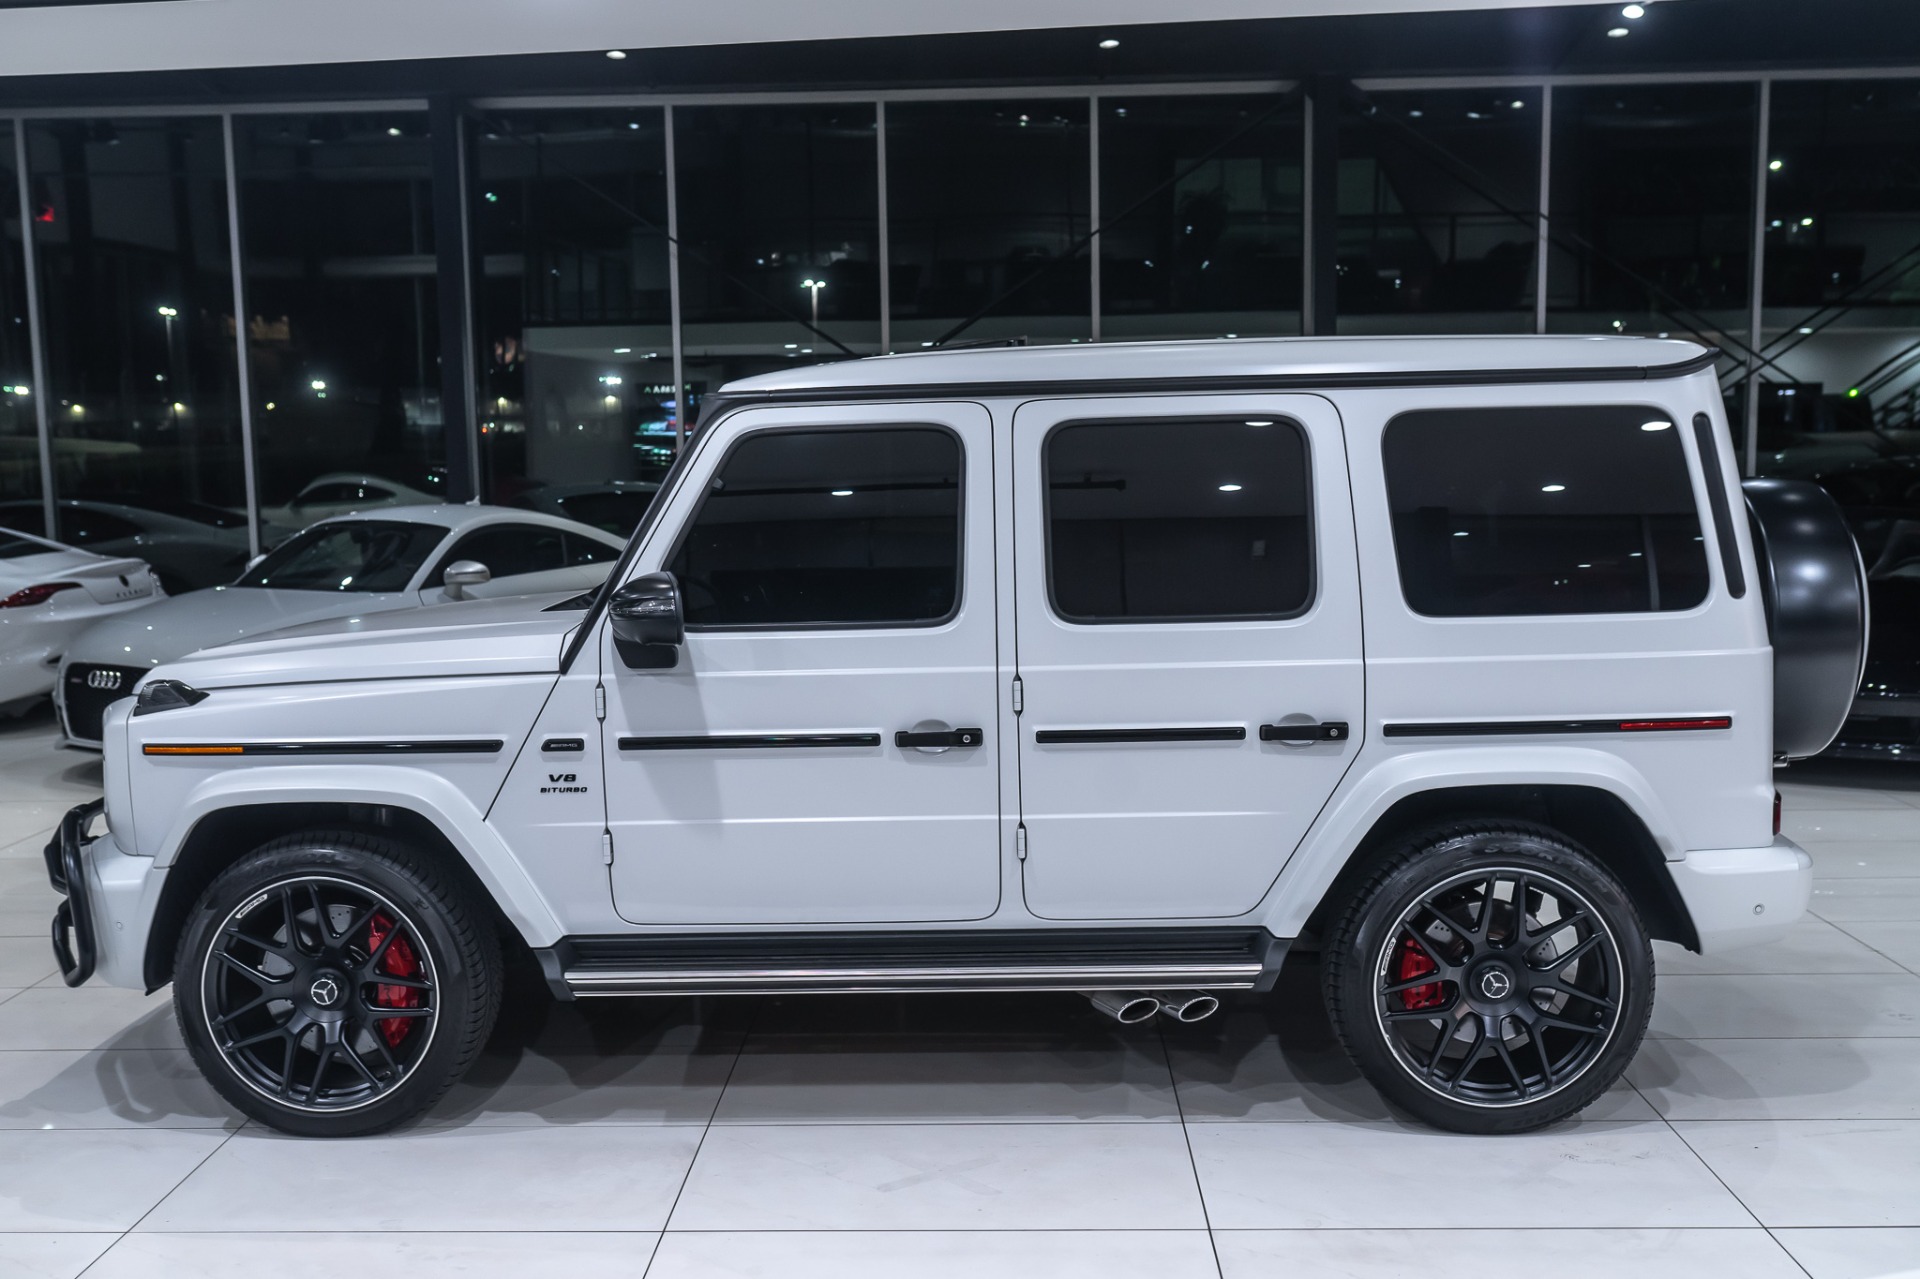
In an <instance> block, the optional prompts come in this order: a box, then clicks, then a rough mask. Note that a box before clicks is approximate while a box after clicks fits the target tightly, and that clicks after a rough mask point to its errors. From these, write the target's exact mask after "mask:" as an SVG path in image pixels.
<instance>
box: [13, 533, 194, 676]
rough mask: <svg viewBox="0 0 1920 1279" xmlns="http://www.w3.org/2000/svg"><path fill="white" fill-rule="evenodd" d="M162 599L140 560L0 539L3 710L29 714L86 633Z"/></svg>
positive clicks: (19, 536)
mask: <svg viewBox="0 0 1920 1279" xmlns="http://www.w3.org/2000/svg"><path fill="white" fill-rule="evenodd" d="M162 596H163V592H162V591H161V590H160V586H159V583H158V582H156V581H155V580H154V576H153V570H152V569H150V568H148V567H147V566H146V565H145V564H144V563H142V562H141V561H139V560H135V559H112V558H109V557H107V556H104V555H95V554H93V553H92V552H91V551H76V550H74V549H73V548H72V547H70V546H62V545H60V543H58V542H49V541H48V540H47V539H45V538H43V537H34V536H32V535H31V534H28V533H13V532H0V710H24V709H25V708H26V706H28V705H30V704H32V702H33V701H34V700H35V699H37V698H39V697H41V696H42V695H44V694H46V693H48V692H50V691H51V690H52V689H53V686H54V672H55V668H56V667H58V666H59V664H60V657H61V655H62V654H63V653H65V652H66V649H67V645H68V644H69V642H71V641H72V639H73V638H74V637H75V636H76V635H78V634H79V633H80V632H81V631H84V630H85V629H86V628H87V627H89V626H91V625H93V624H94V623H95V622H98V621H100V620H101V619H102V618H107V617H111V616H113V615H114V614H116V613H124V612H127V611H128V610H129V609H137V608H140V607H141V606H143V605H146V604H150V603H152V602H153V600H154V599H156V598H160V597H162Z"/></svg>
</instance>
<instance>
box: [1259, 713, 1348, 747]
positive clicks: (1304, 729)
mask: <svg viewBox="0 0 1920 1279" xmlns="http://www.w3.org/2000/svg"><path fill="white" fill-rule="evenodd" d="M1352 735H1353V734H1352V731H1351V730H1350V729H1349V728H1348V725H1347V721H1345V720H1343V719H1330V720H1328V721H1326V722H1325V723H1324V724H1262V725H1261V726H1260V740H1261V741H1263V742H1298V743H1302V744H1311V743H1313V742H1344V741H1346V740H1347V738H1349V737H1351V736H1352Z"/></svg>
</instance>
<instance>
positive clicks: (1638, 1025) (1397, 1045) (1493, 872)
mask: <svg viewBox="0 0 1920 1279" xmlns="http://www.w3.org/2000/svg"><path fill="white" fill-rule="evenodd" d="M1333 941H1334V945H1333V948H1332V949H1331V950H1330V951H1329V963H1328V969H1327V974H1326V984H1327V1001H1328V1008H1329V1012H1330V1014H1331V1015H1332V1017H1333V1020H1334V1025H1335V1029H1336V1030H1337V1031H1338V1033H1339V1034H1340V1037H1341V1040H1342V1042H1343V1043H1345V1044H1346V1046H1347V1049H1348V1052H1349V1053H1350V1054H1351V1055H1352V1056H1353V1058H1354V1060H1355V1062H1356V1064H1358V1065H1359V1066H1360V1068H1361V1070H1362V1071H1363V1072H1364V1073H1365V1074H1366V1075H1367V1076H1368V1078H1369V1079H1370V1080H1372V1082H1373V1083H1374V1085H1375V1086H1376V1087H1377V1088H1379V1089H1380V1091H1381V1092H1382V1093H1383V1094H1385V1095H1386V1096H1387V1097H1388V1099H1389V1100H1391V1101H1393V1102H1394V1103H1395V1104H1397V1105H1399V1106H1401V1107H1402V1108H1404V1109H1406V1110H1408V1111H1411V1112H1412V1113H1413V1114H1415V1115H1416V1116H1418V1117H1420V1118H1422V1119H1424V1120H1426V1121H1427V1122H1429V1123H1433V1124H1435V1125H1437V1126H1439V1127H1443V1128H1450V1129H1455V1130H1458V1131H1465V1132H1510V1131H1520V1130H1523V1129H1527V1128H1535V1127H1539V1126H1541V1125H1543V1124H1547V1123H1552V1122H1554V1121H1555V1120H1557V1119H1561V1118H1564V1117H1565V1116H1567V1115H1569V1114H1572V1113H1574V1112H1576V1111H1578V1110H1579V1109H1581V1108H1582V1107H1584V1106H1586V1105H1587V1104H1588V1103H1590V1102H1591V1101H1592V1100H1593V1099H1594V1098H1595V1097H1598V1096H1599V1095H1600V1094H1601V1093H1602V1092H1604V1091H1605V1090H1606V1089H1607V1088H1609V1087H1611V1086H1612V1085H1613V1083H1614V1082H1615V1081H1616V1080H1617V1079H1618V1078H1619V1076H1620V1074H1621V1073H1622V1072H1623V1071H1624V1070H1625V1068H1626V1064H1627V1062H1629V1061H1630V1060H1631V1059H1632V1056H1633V1053H1634V1052H1635V1051H1636V1050H1637V1049H1638V1047H1639V1044H1640V1040H1641V1038H1642V1036H1643V1035H1644V1034H1645V1031H1646V1024H1647V1019H1648V1016H1649V1014H1650V1012H1651V1009H1652V1000H1653V964H1652V952H1651V949H1650V946H1649V943H1648V939H1647V937H1646V933H1645V929H1644V928H1643V927H1642V925H1641V923H1640V920H1639V917H1638V915H1637V913H1636V912H1635V911H1634V908H1633V904H1632V902H1631V901H1630V900H1629V899H1628V897H1627V894H1626V892H1625V890H1624V889H1622V888H1621V886H1620V884H1619V882H1618V881H1617V880H1615V879H1614V878H1613V876H1612V875H1610V874H1609V873H1608V872H1607V871H1606V870H1605V869H1604V868H1603V867H1601V866H1600V865H1599V864H1598V863H1597V862H1595V861H1594V860H1593V859H1592V858H1591V857H1590V856H1588V855H1587V854H1586V853H1584V852H1583V851H1582V850H1580V849H1578V848H1577V847H1576V846H1574V845H1573V844H1571V843H1570V842H1569V841H1566V840H1565V839H1564V838H1563V837H1561V836H1559V835H1557V834H1556V833H1554V832H1550V831H1546V830H1541V829H1535V828H1527V827H1519V826H1502V827H1464V828H1463V827H1454V828H1451V829H1448V830H1445V831H1441V832H1431V833H1429V834H1428V835H1427V836H1426V837H1425V838H1423V839H1420V840H1417V841H1414V843H1413V846H1412V847H1410V848H1407V849H1405V850H1403V851H1402V852H1401V853H1400V855H1399V856H1397V857H1393V858H1389V859H1388V862H1387V864H1386V865H1385V866H1384V867H1383V868H1382V869H1381V870H1380V871H1379V872H1378V873H1376V875H1375V876H1374V877H1373V879H1372V880H1371V881H1370V882H1369V883H1368V884H1367V885H1366V886H1365V887H1363V889H1362V890H1361V891H1360V893H1358V894H1357V895H1356V897H1355V899H1354V901H1353V903H1352V904H1351V906H1350V907H1349V909H1348V911H1347V913H1346V915H1345V917H1344V918H1343V919H1342V920H1341V923H1340V925H1339V927H1338V928H1337V930H1336V933H1335V936H1334V939H1333Z"/></svg>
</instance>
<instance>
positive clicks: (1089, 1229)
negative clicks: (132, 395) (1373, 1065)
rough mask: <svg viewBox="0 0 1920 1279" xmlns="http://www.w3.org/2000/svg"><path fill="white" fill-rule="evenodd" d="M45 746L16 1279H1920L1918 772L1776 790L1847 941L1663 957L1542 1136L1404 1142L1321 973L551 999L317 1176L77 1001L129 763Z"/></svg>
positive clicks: (135, 1004)
mask: <svg viewBox="0 0 1920 1279" xmlns="http://www.w3.org/2000/svg"><path fill="white" fill-rule="evenodd" d="M51 741H52V733H51V730H50V728H49V726H48V722H47V720H46V718H45V717H44V716H37V717H32V718H30V719H28V720H27V721H24V722H22V723H18V724H12V725H7V724H0V1276H12V1275H33V1276H73V1275H78V1274H79V1273H80V1272H81V1271H83V1270H84V1271H85V1272H86V1274H87V1275H88V1277H89V1279H100V1277H103V1276H104V1277H118V1276H132V1275H183V1274H195V1275H211V1276H221V1277H224V1276H236V1277H237V1276H248V1279H251V1277H252V1276H254V1275H256V1274H260V1273H273V1274H277V1275H281V1276H285V1277H286V1279H307V1277H308V1276H312V1277H314V1279H318V1277H319V1276H322V1275H327V1276H331V1275H334V1274H337V1273H341V1272H342V1269H343V1268H346V1269H350V1270H353V1271H355V1272H359V1271H363V1270H364V1271H365V1272H367V1273H374V1272H376V1271H384V1272H386V1273H412V1274H434V1275H438V1274H452V1273H459V1274H466V1275H503V1276H505V1275H511V1276H516V1277H517V1279H518V1277H525V1276H539V1275H549V1274H551V1275H556V1276H559V1275H565V1276H569V1277H570V1279H597V1277H599V1276H615V1275H618V1276H637V1275H641V1274H646V1275H649V1276H653V1277H656V1279H667V1277H675V1279H677V1277H679V1276H693V1275H735V1276H748V1275H751V1276H781V1277H782V1279H792V1277H800V1276H812V1275H822V1276H834V1277H835V1279H848V1277H856V1279H857V1277H859V1276H869V1275H871V1276H882V1275H884V1276H889V1277H896V1276H934V1277H936V1279H943V1277H945V1276H956V1277H957V1276H963V1275H964V1276H969V1277H970V1279H972V1277H977V1276H979V1275H982V1274H993V1273H996V1272H997V1271H1002V1270H1008V1269H1012V1268H1016V1267H1017V1268H1019V1269H1020V1270H1021V1271H1023V1272H1025V1273H1029V1274H1034V1275H1043V1274H1044V1275H1047V1276H1049V1279H1052V1277H1054V1276H1062V1277H1070V1276H1087V1277H1089V1279H1091V1277H1093V1276H1099V1277H1100V1279H1111V1277H1113V1276H1130V1275H1140V1276H1154V1277H1155V1279H1185V1277H1186V1276H1208V1275H1224V1276H1227V1277H1228V1279H1235V1277H1237V1276H1249V1277H1251V1276H1255V1275H1259V1276H1268V1275H1276V1274H1277V1275H1297V1276H1326V1275H1338V1276H1362V1275H1366V1276H1372V1275H1382V1276H1386V1275H1392V1276H1399V1275H1407V1274H1416V1273H1417V1274H1425V1275H1438V1274H1452V1273H1461V1272H1463V1271H1465V1270H1466V1269H1467V1268H1468V1267H1469V1265H1471V1266H1473V1268H1474V1269H1475V1270H1476V1272H1477V1270H1478V1269H1479V1268H1480V1267H1481V1265H1482V1264H1483V1263H1484V1262H1486V1261H1488V1260H1491V1261H1492V1264H1494V1265H1495V1266H1504V1265H1508V1264H1512V1263H1515V1262H1519V1263H1522V1264H1523V1266H1524V1268H1525V1269H1526V1270H1527V1271H1528V1272H1530V1273H1537V1274H1542V1275H1551V1276H1554V1279H1585V1277H1587V1276H1594V1277H1599V1276H1607V1277H1608V1279H1613V1277H1614V1276H1618V1275H1620V1274H1622V1273H1629V1274H1632V1275H1634V1276H1635V1279H1660V1277H1663V1276H1680V1275H1698V1274H1708V1273H1712V1274H1737V1275H1741V1276H1748V1277H1754V1279H1767V1277H1770V1276H1781V1277H1783V1279H1785V1277H1787V1276H1797V1275H1801V1274H1803V1273H1806V1274H1811V1275H1812V1276H1814V1277H1815V1279H1828V1277H1829V1276H1831V1277H1834V1279H1841V1277H1849V1279H1851V1277H1864V1276H1885V1275H1892V1274H1897V1273H1900V1272H1903V1271H1907V1270H1910V1269H1913V1270H1920V1194H1916V1193H1915V1190H1916V1187H1920V976H1917V975H1916V973H1920V770H1915V775H1914V776H1912V777H1909V776H1908V775H1907V774H1905V773H1904V772H1900V771H1887V770H1875V771H1871V772H1868V771H1863V770H1860V769H1853V770H1847V771H1840V770H1836V769H1832V768H1820V769H1808V768H1801V769H1797V770H1795V771H1793V772H1792V773H1789V774H1785V775H1784V776H1786V777H1790V778H1792V779H1793V780H1792V781H1790V782H1788V784H1786V785H1785V786H1784V787H1783V790H1784V791H1785V792H1786V811H1787V824H1788V830H1789V833H1791V834H1792V835H1794V836H1795V837H1796V838H1798V839H1800V840H1801V841H1802V842H1803V843H1805V844H1806V846H1807V847H1808V848H1809V849H1811V850H1812V851H1813V854H1814V857H1815V860H1816V865H1817V872H1818V886H1817V896H1816V898H1815V902H1814V911H1815V914H1814V916H1813V917H1810V918H1808V919H1807V920H1806V921H1805V922H1804V923H1802V924H1801V925H1800V927H1799V928H1798V929H1797V930H1796V931H1795V933H1794V935H1793V937H1792V938H1791V939H1790V940H1788V941H1787V942H1785V943H1783V944H1781V945H1777V946H1774V947H1771V948H1769V949H1764V950H1756V951H1751V952H1745V953H1739V954H1735V955H1731V956H1726V957H1723V958H1719V959H1700V958H1698V957H1695V956H1691V955H1687V954H1685V953H1684V952H1681V951H1679V950H1677V949H1674V948H1672V947H1667V946H1662V947H1661V948H1660V955H1659V960H1660V992H1659V1005H1658V1010H1657V1012H1656V1013H1655V1015H1654V1024H1653V1025H1654V1028H1653V1037H1652V1038H1651V1039H1650V1040H1649V1041H1648V1043H1647V1046H1646V1048H1645V1049H1644V1050H1643V1051H1642V1052H1641V1054H1640V1057H1639V1059H1638V1061H1637V1062H1636V1063H1635V1064H1634V1067H1633V1070H1632V1072H1631V1075H1630V1077H1629V1081H1628V1082H1627V1083H1626V1084H1623V1085H1622V1086H1620V1087H1619V1088H1617V1089H1616V1090H1615V1091H1614V1092H1613V1093H1612V1094H1610V1095H1609V1096H1607V1097H1606V1098H1604V1099H1603V1101H1602V1102H1601V1103H1600V1104H1598V1105H1596V1106H1594V1107H1593V1108H1592V1109H1591V1110H1590V1111H1589V1112H1588V1113H1587V1114H1586V1116H1584V1117H1583V1118H1582V1119H1580V1120H1579V1121H1577V1122H1573V1123H1569V1124H1566V1125H1564V1126H1561V1127H1558V1128H1555V1129H1553V1130H1550V1131H1547V1132H1542V1133H1536V1134H1533V1135H1530V1136H1525V1137H1506V1138H1493V1139H1475V1138H1465V1137H1455V1136H1448V1135H1445V1134H1440V1133H1434V1132H1430V1131H1426V1130H1423V1129H1421V1128H1418V1127H1415V1126H1412V1125H1410V1124H1408V1123H1407V1122H1405V1121H1403V1120H1401V1119H1399V1118H1397V1117H1396V1116H1395V1115H1394V1114H1393V1113H1391V1112H1390V1111H1388V1110H1387V1109H1386V1108H1385V1107H1384V1106H1382V1105H1381V1103H1380V1102H1379V1100H1378V1099H1377V1098H1376V1097H1375V1096H1374V1094H1373V1093H1372V1092H1371V1091H1370V1090H1369V1089H1368V1088H1367V1087H1366V1086H1365V1085H1364V1084H1362V1083H1360V1082H1359V1081H1358V1080H1357V1079H1356V1077H1355V1075H1354V1072H1353V1070H1352V1069H1351V1068H1350V1067H1349V1066H1348V1065H1347V1063H1346V1061H1345V1059H1344V1058H1343V1057H1342V1056H1341V1055H1340V1053H1339V1051H1338V1049H1337V1048H1336V1047H1335V1045H1334V1044H1333V1042H1332V1037H1331V1033H1330V1032H1329V1030H1328V1027H1327V1024H1326V1020H1325V1017H1324V1016H1323V1015H1322V1013H1321V1012H1320V1009H1319V1004H1318V1001H1317V999H1316V998H1315V997H1314V981H1315V973H1314V972H1313V970H1312V967H1311V965H1310V964H1309V963H1296V964H1293V965H1290V966H1289V969H1288V971H1287V973H1286V976H1285V978H1284V980H1283V983H1282V990H1281V992H1280V993H1279V994H1278V995H1277V996H1276V997H1274V998H1272V999H1268V1000H1255V999H1251V998H1249V999H1243V1000H1240V1001H1238V1002H1236V1003H1235V1004H1234V1005H1232V1006H1231V1007H1230V1008H1229V1010H1228V1011H1227V1012H1226V1013H1223V1014H1222V1015H1221V1016H1219V1017H1217V1018H1215V1019H1214V1020H1213V1021H1211V1022H1207V1023H1202V1024H1200V1025H1198V1026H1192V1027H1183V1026H1174V1025H1150V1026H1148V1027H1145V1028H1137V1029H1122V1028H1120V1027H1118V1026H1115V1025H1114V1024H1113V1023H1111V1022H1107V1021H1104V1020H1103V1019H1102V1018H1100V1017H1099V1015H1098V1014H1096V1013H1094V1012H1092V1010H1091V1009H1089V1008H1088V1007H1087V1005H1086V1004H1085V1002H1084V1001H1082V1000H1078V999H1075V998H1073V997H1071V996H1064V995H1060V996H1040V995H1036V996H1020V997H1001V998H968V997H923V998H918V999H880V998H874V999H812V1000H805V999H790V1000H779V999H766V1000H709V1001H704V1002H695V1001H653V1002H646V1003H621V1002H611V1003H607V1004H599V1005H592V1004H584V1005H583V1004H575V1005H561V1004H553V1003H550V1002H546V1001H543V1000H539V999H522V1000H520V1001H518V1002H517V1003H516V1004H515V1006H514V1007H513V1008H512V1009H511V1010H510V1014H509V1016H508V1017H507V1018H506V1019H505V1021H504V1022H503V1024H502V1027H501V1029H500V1032H499V1033H498V1034H497V1035H496V1037H495V1040H494V1042H493V1044H492V1045H491V1046H490V1048H489V1050H488V1052H487V1055H486V1057H485V1058H484V1060H483V1061H482V1062H481V1063H480V1066H479V1068H478V1069H476V1070H475V1071H474V1072H473V1074H472V1076H471V1077H470V1078H469V1079H468V1080H467V1081H466V1082H465V1083H464V1084H463V1085H462V1086H461V1087H460V1088H459V1089H458V1090H457V1091H456V1092H455V1093H453V1094H452V1095H451V1096H450V1097H449V1098H448V1099H447V1100H446V1102H445V1103H443V1104H442V1105H441V1106H440V1107H439V1108H438V1109H437V1110H436V1111H435V1112H434V1113H433V1115H432V1116H431V1117H430V1118H429V1120H428V1121H427V1122H425V1123H423V1124H421V1125H419V1126H417V1127H415V1128H413V1129H411V1130H409V1131H406V1132H403V1133H399V1134H395V1135H393V1136H388V1137H382V1138H377V1139H370V1140H363V1141H352V1142H314V1141H295V1140H290V1139H286V1138H282V1137H278V1136H275V1135H273V1134H271V1133H269V1132H266V1131H263V1130H261V1129H259V1128H257V1127H243V1126H241V1125H240V1124H238V1123H236V1122H235V1121H234V1120H233V1119H232V1118H231V1117H230V1116H229V1114H228V1113H227V1112H226V1111H225V1110H224V1109H223V1107H222V1106H221V1105H220V1103H219V1102H218V1101H217V1099H216V1098H214V1097H213V1096H212V1095H211V1093H210V1092H209V1091H208V1089H207V1088H206V1087H205V1085H204V1084H202V1083H201V1082H200V1081H199V1079H198V1077H197V1075H196V1074H195V1073H194V1070H193V1068H192V1066H191V1064H190V1063H189V1062H188V1061H187V1058H186V1055H185V1053H184V1052H183V1050H182V1049H181V1046H180V1040H179V1036H178V1034H177V1032H176V1031H175V1029H174V1026H173V1020H172V1010H171V1007H170V1006H169V1004H168V1002H167V999H166V996H165V994H164V993H163V994H161V995H157V996H154V997H153V998H150V999H149V998H143V997H142V996H140V995H138V994H135V993H132V992H127V991H116V990H108V989H103V988H99V987H87V988H84V989H81V990H78V991H70V990H67V989H66V988H65V987H64V986H63V985H61V983H60V982H59V980H58V979H57V977H55V976H54V973H53V964H52V961H51V959H50V958H49V955H48V949H47V943H46V921H47V918H48V915H49V913H50V912H51V910H52V908H53V897H52V894H51V892H50V890H49V889H48V888H47V885H46V882H45V878H44V875H43V872H42V868H41V864H40V856H39V850H40V846H41V844H42V843H43V842H44V841H45V838H46V834H47V831H48V829H49V828H50V827H51V826H52V825H53V823H54V821H55V820H56V819H57V818H58V816H59V814H60V813H61V812H62V811H64V809H65V808H66V807H67V806H68V805H70V804H73V803H75V802H78V801H79V800H81V799H84V798H87V797H89V796H91V795H93V794H97V793H98V788H99V764H98V762H97V761H94V760H91V759H89V758H88V757H87V756H84V755H79V754H75V753H71V752H56V751H53V750H51V749H50V745H51ZM1436 1232H1444V1233H1436ZM1467 1259H1475V1260H1473V1261H1471V1262H1469V1261H1468V1260H1467Z"/></svg>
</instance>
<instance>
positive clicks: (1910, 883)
mask: <svg viewBox="0 0 1920 1279" xmlns="http://www.w3.org/2000/svg"><path fill="white" fill-rule="evenodd" d="M1807 909H1808V910H1810V911H1812V912H1813V913H1814V914H1816V915H1818V916H1820V918H1822V919H1824V920H1827V921H1828V922H1829V923H1835V924H1840V925H1842V926H1845V925H1846V924H1848V923H1852V922H1854V921H1856V920H1879V919H1890V920H1920V880H1912V879H1828V880H1821V881H1817V882H1816V883H1815V884H1814V886H1813V900H1812V902H1811V903H1809V905H1808V907H1807Z"/></svg>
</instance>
